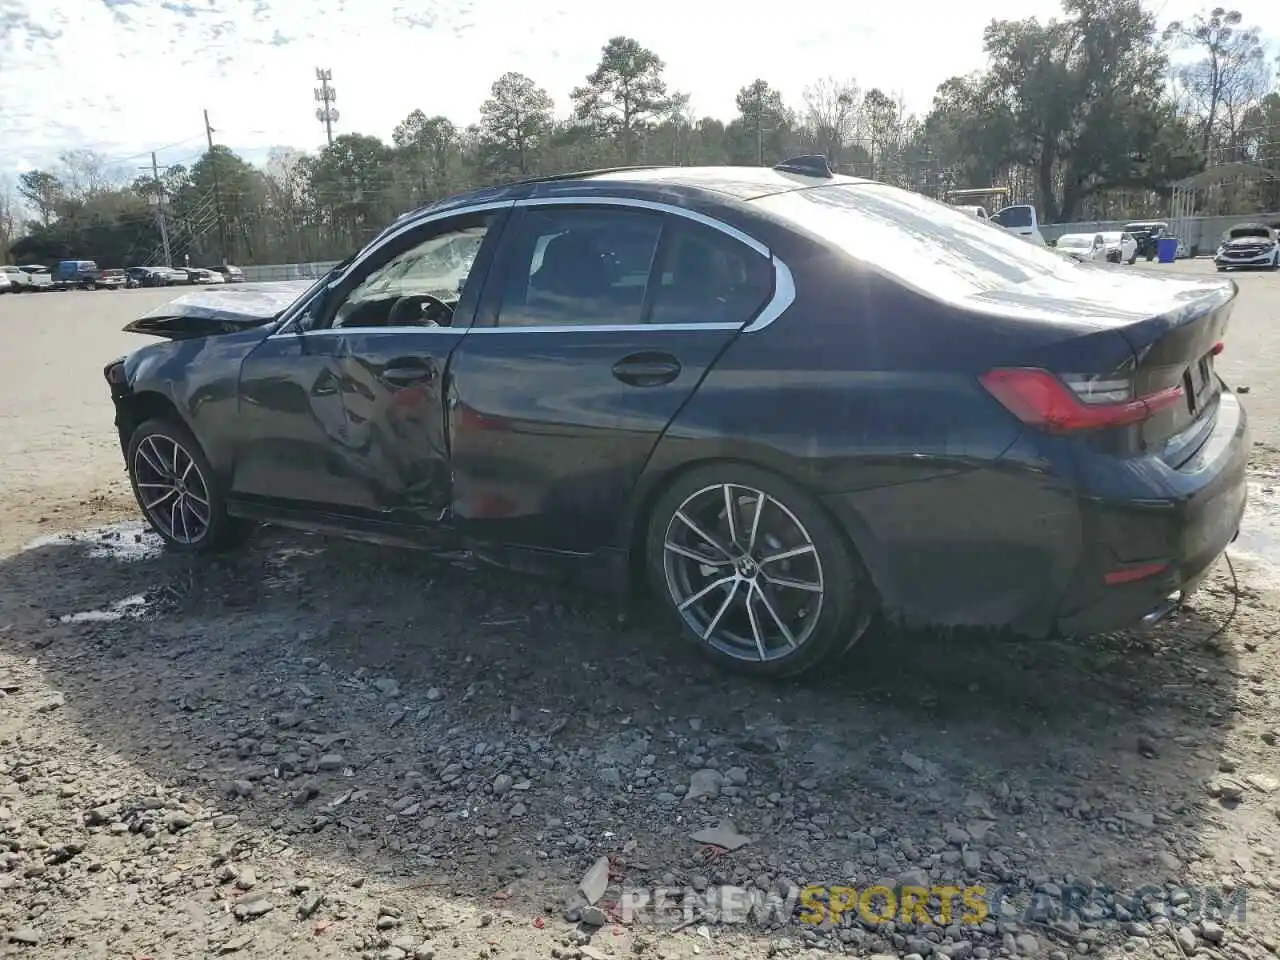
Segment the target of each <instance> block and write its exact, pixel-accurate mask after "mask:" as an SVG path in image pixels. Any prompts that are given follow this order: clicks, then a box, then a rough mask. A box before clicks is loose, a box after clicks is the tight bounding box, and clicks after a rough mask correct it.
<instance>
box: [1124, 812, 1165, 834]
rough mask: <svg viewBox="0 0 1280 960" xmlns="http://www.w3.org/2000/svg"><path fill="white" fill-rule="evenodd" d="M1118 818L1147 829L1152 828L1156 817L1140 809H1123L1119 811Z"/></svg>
mask: <svg viewBox="0 0 1280 960" xmlns="http://www.w3.org/2000/svg"><path fill="white" fill-rule="evenodd" d="M1120 819H1121V820H1124V821H1126V822H1127V823H1132V824H1133V825H1134V826H1136V827H1145V828H1146V829H1148V830H1152V829H1154V828H1155V825H1156V818H1155V817H1154V816H1152V815H1151V814H1149V813H1147V812H1145V811H1142V810H1124V811H1122V812H1121V813H1120Z"/></svg>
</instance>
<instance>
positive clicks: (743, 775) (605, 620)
mask: <svg viewBox="0 0 1280 960" xmlns="http://www.w3.org/2000/svg"><path fill="white" fill-rule="evenodd" d="M1143 269H1148V268H1143ZM1178 269H1202V267H1201V266H1200V265H1198V264H1197V265H1190V266H1184V265H1180V267H1179V268H1178ZM1240 283H1241V288H1242V298H1241V306H1240V309H1239V310H1238V311H1237V321H1236V326H1235V328H1234V330H1233V333H1232V338H1231V341H1230V345H1229V348H1228V351H1227V353H1226V354H1225V355H1224V357H1223V361H1224V362H1223V369H1224V371H1225V373H1226V375H1227V377H1228V379H1229V380H1232V381H1233V382H1247V383H1249V385H1250V386H1251V388H1252V389H1251V393H1252V396H1251V397H1248V398H1246V400H1247V402H1248V403H1249V406H1250V410H1251V412H1252V413H1253V416H1254V422H1255V423H1256V424H1258V428H1257V432H1258V436H1259V438H1260V440H1261V443H1260V445H1259V448H1258V451H1257V457H1256V464H1255V466H1256V470H1255V480H1256V483H1255V496H1254V501H1253V506H1252V507H1251V511H1252V512H1251V520H1250V524H1251V526H1250V531H1249V534H1248V536H1246V537H1245V538H1242V541H1241V546H1240V548H1239V549H1236V550H1233V553H1232V557H1233V561H1234V562H1233V564H1232V567H1231V568H1229V567H1228V566H1227V565H1226V564H1222V565H1221V568H1220V569H1219V570H1218V571H1217V572H1216V574H1215V575H1214V577H1213V578H1212V579H1211V580H1210V582H1209V583H1208V584H1207V585H1206V586H1205V587H1204V588H1203V589H1202V591H1201V592H1200V593H1199V594H1197V595H1196V596H1195V597H1194V598H1193V601H1192V603H1191V605H1190V606H1189V607H1188V608H1187V609H1185V610H1183V611H1182V612H1181V614H1180V615H1179V616H1178V617H1177V618H1176V619H1175V620H1174V621H1172V622H1170V623H1167V624H1165V625H1163V626H1161V627H1160V628H1158V629H1156V630H1154V631H1151V632H1149V633H1146V634H1136V633H1135V634H1117V635H1112V636H1107V637H1101V638H1096V639H1093V640H1090V641H1088V642H1070V643H1068V642H1061V643H1058V642H1055V643H1038V644H1027V643H1010V642H997V641H992V640H989V639H986V638H982V637H975V636H967V635H959V634H956V635H951V636H935V635H930V634H891V635H890V634H886V635H877V636H874V637H869V638H868V639H867V640H866V641H865V642H864V643H862V644H860V645H859V646H858V647H857V648H855V650H854V652H853V653H852V654H851V655H850V657H849V658H848V659H847V660H846V661H845V662H843V663H842V664H840V665H839V667H838V669H835V670H832V671H830V672H828V674H827V675H825V676H823V677H821V678H819V679H816V680H811V681H808V682H805V683H798V684H790V685H783V686H779V685H766V684H756V683H752V682H749V681H745V680H743V679H740V678H730V677H727V676H725V675H723V674H721V673H719V672H718V671H716V670H715V669H713V668H711V667H708V666H707V665H705V664H704V663H703V662H702V661H701V660H700V659H699V658H697V657H696V656H693V655H692V654H691V653H690V652H689V651H688V650H686V649H685V648H684V647H683V646H682V645H681V644H680V643H678V642H677V641H676V640H675V639H673V638H671V637H669V636H667V635H666V634H665V633H664V632H663V631H661V630H659V629H657V628H656V627H655V626H654V625H653V624H652V623H651V622H650V618H649V617H648V615H647V613H646V611H643V610H621V609H619V608H618V607H616V606H613V605H611V604H609V603H607V602H603V601H600V600H598V599H594V598H591V597H587V596H585V595H581V594H578V593H575V592H572V591H569V590H565V589H560V588H556V587H552V586H549V585H547V584H546V583H543V582H541V581H537V580H533V579H530V578H524V577H519V576H515V575H507V574H503V573H499V572H494V571H487V570H471V569H468V568H467V566H466V563H465V560H463V559H457V558H455V559H447V558H432V557H427V556H422V555H419V554H412V553H404V552H396V551H392V550H386V549H379V548H376V547H370V546H366V545H362V544H353V543H346V542H342V541H328V540H324V539H321V538H318V537H309V536H303V535H297V534H293V533H286V532H281V531H272V530H263V531H261V532H260V533H259V534H258V535H257V536H255V538H254V539H253V540H252V541H251V543H250V544H249V546H248V547H247V548H246V549H245V550H243V551H241V552H239V553H237V554H234V555H232V556H228V557H225V558H220V559H218V560H215V561H210V560H192V559H186V558H175V557H172V556H166V555H163V554H161V553H160V552H159V551H158V550H157V548H156V543H155V541H154V538H153V537H151V536H150V535H149V534H147V533H145V532H144V531H143V529H142V527H141V526H139V525H138V524H137V523H132V524H130V523H125V524H123V525H121V524H119V523H115V522H114V521H116V520H118V519H120V518H125V517H129V516H131V515H133V514H134V513H135V512H136V511H135V510H134V508H133V507H132V505H131V504H130V503H129V502H128V500H127V493H126V490H125V487H124V485H123V484H122V482H121V480H122V476H121V473H120V470H121V467H120V462H119V453H118V449H117V448H116V447H115V440H114V437H113V436H112V434H111V427H110V410H109V402H108V400H107V397H106V391H105V386H104V385H102V382H101V374H100V370H101V367H102V364H103V363H104V362H105V361H106V360H108V359H110V358H111V357H112V356H115V355H118V354H119V353H121V352H123V350H125V349H128V348H129V346H131V345H132V344H133V343H139V342H143V341H141V340H138V339H136V338H129V337H127V335H124V334H117V333H116V332H115V331H117V330H118V329H119V327H120V326H121V325H122V324H123V323H124V322H125V321H126V320H128V319H130V318H131V316H132V315H134V314H136V313H137V312H138V311H139V309H146V308H148V307H149V306H151V305H152V304H153V303H154V302H156V301H157V300H159V299H160V298H162V297H163V295H164V291H130V292H120V293H101V292H99V293H84V294H79V293H68V294H51V295H46V296H41V297H29V298H22V297H17V298H3V299H0V374H2V376H0V384H3V387H0V390H2V391H3V396H2V398H0V410H3V411H4V414H3V415H4V416H5V418H6V419H5V426H6V428H7V429H6V430H5V431H4V440H3V441H2V442H3V444H4V445H5V446H4V448H3V449H0V454H3V456H0V471H2V473H0V481H2V483H0V890H2V891H3V895H0V938H3V942H2V943H0V956H8V955H11V954H12V955H15V956H24V957H41V958H43V957H68V956H75V957H111V958H116V957H127V958H131V960H141V958H152V960H162V958H179V957H181V958H190V957H211V956H223V955H239V956H245V957H255V958H256V957H280V956H287V957H300V958H311V957H339V956H341V957H369V958H375V957H376V958H392V960H400V958H407V957H419V958H425V957H433V958H440V960H445V958H477V957H494V958H497V957H502V958H517V957H519V958H530V960H531V958H536V957H548V956H550V957H555V958H560V960H578V958H589V960H600V958H602V957H606V956H612V955H617V956H625V955H628V954H636V955H639V956H651V957H656V958H675V957H686V956H691V955H693V954H705V955H708V956H715V957H742V958H752V960H754V958H757V957H772V956H776V955H782V956H798V955H801V954H806V953H814V954H816V953H828V952H842V953H848V954H853V955H858V956H875V955H888V956H903V957H912V958H913V960H914V958H925V957H930V956H934V957H947V958H952V960H968V958H977V960H982V958H989V957H1014V956H1017V957H1033V956H1034V957H1046V958H1051V960H1065V958H1066V957H1069V956H1071V955H1073V954H1082V955H1084V954H1096V955H1100V956H1103V957H1112V956H1115V957H1119V956H1122V955H1134V956H1162V957H1167V958H1171V960H1180V958H1184V957H1191V956H1193V955H1203V956H1211V957H1224V958H1232V960H1235V958H1239V960H1251V958H1255V960H1256V958H1265V957H1268V956H1272V955H1275V954H1276V952H1277V947H1278V946H1280V944H1278V939H1280V909H1277V896H1278V895H1280V865H1278V864H1277V860H1276V850H1277V847H1278V846H1280V745H1277V737H1278V736H1280V687H1278V685H1277V678H1276V668H1277V655H1276V646H1275V637H1276V633H1277V625H1278V623H1280V620H1278V613H1277V611H1278V610H1280V582H1278V581H1277V578H1276V577H1275V576H1274V575H1273V570H1274V568H1273V567H1272V565H1271V564H1272V562H1277V561H1280V556H1274V555H1273V553H1274V551H1273V545H1274V542H1275V541H1274V540H1273V538H1272V534H1271V532H1270V531H1271V529H1272V521H1273V513H1274V512H1275V511H1273V510H1272V506H1271V504H1272V501H1273V500H1274V497H1275V491H1276V490H1277V488H1278V487H1280V484H1277V480H1278V479H1280V453H1277V452H1276V448H1275V447H1272V446H1270V445H1269V444H1272V443H1275V444H1276V445H1277V447H1280V426H1278V425H1277V420H1276V418H1274V417H1272V416H1271V415H1270V412H1269V406H1268V405H1269V404H1273V403H1274V402H1275V400H1274V397H1271V396H1269V395H1268V393H1267V390H1266V389H1265V388H1266V386H1267V385H1268V384H1270V383H1274V382H1277V379H1276V373H1277V372H1280V371H1277V370H1276V369H1275V368H1276V365H1278V364H1280V351H1277V350H1274V349H1271V347H1270V346H1269V344H1270V340H1269V339H1267V338H1268V337H1273V336H1274V334H1273V331H1272V328H1271V326H1270V323H1269V321H1270V317H1269V316H1268V314H1269V312H1270V307H1269V303H1274V302H1277V301H1276V294H1277V293H1280V278H1273V277H1272V276H1270V275H1262V276H1245V277H1241V278H1240ZM55 351H56V352H55ZM1232 357H1235V358H1237V359H1235V360H1232V361H1229V360H1228V358H1232ZM1232 363H1235V364H1236V366H1235V367H1232V365H1231V364H1232ZM1268 364H1269V365H1270V366H1268ZM41 517H43V518H45V519H44V522H40V520H41ZM108 521H112V523H111V524H110V525H109V526H106V527H105V528H103V529H101V530H98V531H93V530H89V531H85V530H84V529H83V528H85V527H86V526H93V525H95V524H103V523H107V522H108ZM75 530H78V531H80V532H78V533H75V534H73V535H66V534H65V531H75ZM59 534H62V535H59ZM37 535H40V539H39V540H37V541H35V543H34V545H32V543H31V541H32V539H33V538H34V537H36V536H37ZM24 546H25V549H19V548H20V547H24ZM726 820H728V821H730V823H729V824H724V821H726ZM719 825H723V826H724V827H725V828H726V829H731V836H729V837H726V836H724V835H720V836H713V837H711V840H713V841H718V845H712V846H707V844H706V839H707V838H701V840H695V839H693V835H694V834H695V833H698V832H699V831H703V830H706V829H708V828H714V827H717V826H719ZM733 834H739V835H741V838H745V839H747V842H745V843H743V844H742V845H741V846H738V844H739V842H740V839H734V838H732V835H733ZM727 847H736V849H732V850H729V851H727V852H726V850H725V848H727ZM602 858H604V859H603V860H602ZM588 874H590V878H589V879H587V877H588ZM877 884H878V885H882V886H888V887H891V888H894V889H895V890H896V889H898V888H900V887H902V886H904V885H905V886H906V887H925V888H926V890H930V889H932V888H935V887H941V886H949V887H955V888H973V887H979V888H982V892H981V894H978V893H974V892H973V891H972V890H970V896H971V897H973V898H975V899H974V900H972V901H970V902H968V906H969V908H972V906H973V903H974V902H976V897H977V896H979V895H982V896H985V897H987V898H988V900H989V901H990V902H991V908H990V910H989V911H981V910H980V911H973V910H972V909H962V907H961V906H960V905H959V903H960V901H957V906H956V909H955V911H954V912H953V913H951V914H950V915H944V911H943V910H942V908H941V906H940V904H939V903H938V902H937V901H936V900H931V901H929V903H928V905H927V907H926V908H925V909H923V910H921V911H916V910H914V909H908V910H905V912H904V911H902V910H898V911H894V912H893V914H894V915H893V919H891V920H890V919H888V917H887V914H888V912H889V911H887V910H884V909H881V908H882V907H883V904H882V903H881V900H880V898H879V895H878V894H876V895H873V896H872V897H871V898H869V899H868V900H867V901H866V903H865V904H864V906H865V907H866V909H865V910H860V909H850V910H849V911H847V912H845V913H844V914H843V917H842V918H841V919H840V921H839V922H835V923H833V922H832V921H831V917H830V915H829V914H826V915H825V917H824V915H823V914H822V913H821V912H820V911H816V910H812V909H810V908H812V907H813V906H814V904H815V903H821V902H823V901H834V902H835V903H836V904H837V905H839V904H840V903H844V902H847V901H848V899H849V897H850V894H849V892H848V891H847V890H839V889H830V890H827V891H826V892H824V893H822V894H821V895H820V896H818V897H817V898H816V899H815V898H814V896H813V893H812V891H810V892H809V893H806V894H805V895H804V897H803V898H802V899H801V900H800V901H798V902H797V903H796V904H794V913H793V909H792V904H791V903H790V901H789V899H788V898H789V897H791V898H794V897H795V896H796V893H797V891H798V888H803V887H806V886H809V885H820V886H824V887H828V888H837V887H854V888H856V891H857V893H856V894H854V895H853V896H854V897H855V898H856V896H857V895H858V894H861V893H862V892H863V891H864V890H866V889H867V888H868V887H870V886H872V885H877ZM601 885H603V886H604V887H605V889H604V890H603V892H601V890H600V886H601ZM583 887H585V888H586V890H585V891H584V890H583V889H582V888H583ZM658 888H661V889H664V890H667V891H669V893H668V894H667V896H668V901H669V902H670V903H672V904H674V905H675V906H674V907H673V908H671V909H670V910H668V911H666V912H664V913H663V914H662V915H661V916H660V917H659V916H655V911H653V910H648V911H642V912H640V914H639V915H632V913H631V912H630V911H629V910H628V907H629V906H634V905H636V904H637V903H639V902H640V900H639V898H640V893H639V892H640V891H648V892H650V893H651V894H653V893H654V891H655V890H656V889H658ZM901 892H902V894H903V899H904V900H905V899H906V896H907V891H906V890H902V891H901ZM997 892H998V896H997ZM926 896H927V894H926ZM744 897H745V898H747V899H748V900H751V899H754V901H755V904H756V906H755V909H754V910H753V911H751V912H750V914H749V915H747V916H742V915H740V914H741V913H742V911H739V912H738V914H734V913H733V912H732V911H726V910H724V909H723V908H724V907H725V906H726V904H729V905H730V906H734V905H737V906H740V905H741V902H742V900H741V898H744ZM895 901H896V897H895ZM717 905H718V906H719V907H720V908H721V909H720V911H719V912H718V911H717ZM894 905H896V906H900V907H901V906H904V904H902V903H900V902H895V904H894ZM1242 905H1243V914H1244V915H1243V916H1241V907H1242ZM810 914H812V916H810ZM984 914H985V915H984ZM801 915H805V916H807V917H808V918H809V919H813V920H823V921H824V922H822V923H806V922H803V920H802V917H801Z"/></svg>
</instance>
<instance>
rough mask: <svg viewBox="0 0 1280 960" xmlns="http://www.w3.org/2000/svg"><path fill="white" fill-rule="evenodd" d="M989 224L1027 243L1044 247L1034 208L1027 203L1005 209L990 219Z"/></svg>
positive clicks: (1038, 220) (1038, 219)
mask: <svg viewBox="0 0 1280 960" xmlns="http://www.w3.org/2000/svg"><path fill="white" fill-rule="evenodd" d="M991 222H992V223H994V224H995V225H996V226H998V227H1003V228H1004V229H1005V230H1008V231H1009V232H1010V233H1012V234H1014V235H1015V236H1019V237H1022V239H1023V240H1026V241H1028V242H1029V243H1034V244H1036V245H1037V246H1041V247H1043V246H1044V245H1045V243H1044V237H1043V236H1041V235H1040V218H1039V217H1038V216H1036V208H1035V207H1033V206H1031V204H1029V203H1017V204H1014V205H1013V206H1009V207H1005V208H1004V209H1002V210H1001V211H1000V212H999V213H997V214H996V215H995V216H994V217H992V218H991Z"/></svg>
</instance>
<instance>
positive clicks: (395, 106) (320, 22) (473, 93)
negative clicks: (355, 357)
mask: <svg viewBox="0 0 1280 960" xmlns="http://www.w3.org/2000/svg"><path fill="white" fill-rule="evenodd" d="M1162 2H1164V5H1165V9H1164V11H1163V13H1162V16H1163V18H1164V19H1173V18H1177V17H1186V16H1188V15H1189V14H1190V13H1192V12H1194V11H1195V10H1196V9H1198V2H1199V0H1162ZM1233 6H1238V7H1239V8H1240V9H1241V10H1242V12H1243V13H1244V16H1245V19H1246V20H1247V21H1248V22H1250V23H1255V24H1257V25H1259V26H1260V27H1262V29H1263V32H1264V33H1267V34H1270V35H1272V36H1280V8H1277V7H1275V6H1274V5H1273V4H1268V3H1265V2H1263V0H1238V2H1237V3H1235V4H1233ZM816 9H818V8H815V10H816ZM1058 10H1059V7H1058V2H1057V0H986V2H985V3H983V4H979V5H973V4H955V3H950V4H944V3H941V2H939V0H898V2H897V3H895V4H892V5H883V4H880V5H864V4H841V5H834V6H833V5H828V6H827V7H824V8H822V9H821V17H820V18H819V20H817V21H815V20H814V19H813V18H812V17H809V16H804V15H797V14H796V11H795V10H794V8H788V7H787V6H786V5H785V4H782V3H779V2H778V0H735V2H734V3H733V4H728V3H727V2H725V0H644V2H643V3H630V4H609V3H601V2H599V0H553V2H550V3H546V4H517V3H514V2H512V0H0V89H4V90H6V91H21V92H22V93H21V95H19V96H6V97H3V98H0V144H3V145H4V150H3V151H2V152H0V174H4V173H6V172H8V173H12V172H14V171H16V170H18V169H22V168H24V167H30V166H33V165H36V164H43V163H49V162H51V161H52V160H53V159H54V158H56V157H57V155H58V153H59V152H60V151H62V150H66V149H68V148H73V147H85V148H89V149H93V150H96V151H99V152H102V153H104V154H107V155H109V156H112V157H117V158H124V160H123V161H122V162H127V163H137V162H145V161H146V160H149V152H150V151H151V150H152V149H158V152H159V153H160V160H161V162H162V163H163V162H174V161H176V160H177V159H179V158H180V157H183V156H186V155H189V154H191V153H192V151H197V150H199V149H200V144H201V141H202V140H203V136H204V121H203V116H202V110H205V109H207V110H208V111H209V113H210V118H211V120H212V122H213V125H214V127H215V128H216V129H217V130H218V134H217V137H218V139H219V140H221V141H222V142H226V143H228V144H234V145H236V147H237V148H238V149H244V150H249V151H256V152H261V151H265V150H266V149H267V148H268V147H271V146H276V145H281V144H287V145H290V146H293V147H297V148H300V149H306V150H310V149H315V148H316V147H318V146H319V145H320V144H321V143H322V142H323V139H324V130H323V127H322V125H321V124H320V123H319V122H318V121H317V120H316V119H315V106H316V105H315V100H314V97H313V94H312V90H313V88H314V86H315V85H316V83H315V70H316V68H317V67H326V68H329V69H331V70H332V71H333V84H334V87H335V88H336V90H337V91H338V100H337V103H336V106H337V107H338V108H339V110H340V112H341V118H340V120H339V123H338V130H340V131H342V132H349V131H359V132H362V133H370V134H375V135H377V136H381V137H384V138H388V139H389V138H390V135H391V131H392V129H393V128H394V127H395V125H396V124H397V123H398V122H399V121H400V120H402V119H403V118H404V117H405V115H406V114H408V113H409V112H410V111H411V110H413V109H415V108H421V109H422V110H423V111H424V112H425V113H427V114H429V115H431V114H438V113H442V114H445V115H447V116H449V117H450V118H452V119H453V120H454V121H455V122H457V123H458V124H459V125H466V124H468V123H471V122H474V121H475V119H476V118H477V113H478V109H479V105H480V103H481V102H483V100H484V99H485V98H486V96H487V95H488V92H489V86H490V84H492V82H493V80H494V79H495V78H497V77H498V76H499V75H500V74H501V73H503V72H505V71H507V70H518V71H520V72H522V73H526V74H528V75H529V76H530V77H532V78H533V79H534V80H535V81H536V82H538V83H539V84H541V85H542V86H544V87H545V88H546V89H547V90H548V92H550V94H551V95H552V97H553V98H554V99H555V101H556V105H557V108H558V110H559V112H560V113H562V114H563V113H567V112H568V107H569V102H568V94H569V91H570V90H571V89H572V88H573V87H574V86H576V85H578V84H580V83H581V82H582V78H583V77H584V76H585V75H586V74H587V73H589V72H590V71H591V70H592V68H593V67H594V66H595V64H596V63H597V61H598V60H599V56H600V49H601V47H602V46H603V44H604V43H605V41H606V40H608V39H609V38H610V37H613V36H617V35H619V34H626V35H629V36H632V37H634V38H635V39H637V40H638V41H639V42H641V43H642V44H644V45H646V46H648V47H651V48H652V49H654V50H655V51H656V52H657V53H658V54H659V56H661V57H662V58H663V60H664V61H665V62H666V64H667V80H668V82H669V84H670V85H671V86H672V88H674V89H677V90H681V91H687V92H689V93H690V94H691V95H692V96H691V107H692V109H693V110H694V111H695V112H696V113H697V114H699V115H704V114H712V115H716V116H720V117H725V118H727V117H728V116H731V115H732V114H733V112H734V109H735V108H734V95H735V93H736V92H737V90H738V88H739V87H741V86H743V85H745V84H747V83H749V82H750V81H751V80H753V79H755V78H756V77H757V76H759V77H763V78H765V79H766V80H768V81H769V82H770V83H772V84H773V85H774V86H776V87H778V88H779V89H780V90H781V91H782V92H783V94H784V96H785V97H786V98H787V100H788V101H789V102H791V103H793V104H798V103H799V101H800V96H801V92H802V90H803V88H804V86H805V85H806V84H807V83H809V82H811V81H813V80H814V79H816V78H818V77H824V76H835V77H854V78H856V79H857V81H858V82H859V84H860V85H861V86H862V87H863V88H864V89H865V88H867V87H870V86H879V87H881V88H883V89H887V90H889V91H891V92H893V93H899V92H900V93H901V94H902V96H903V97H904V98H905V99H906V102H907V104H908V106H909V107H910V108H912V109H915V110H919V111H923V110H927V109H928V106H929V103H930V100H931V98H932V94H933V90H934V88H935V87H936V86H937V84H938V83H939V82H940V81H942V80H944V79H946V78H947V77H949V76H953V75H955V74H958V73H966V72H968V71H970V70H972V69H975V68H977V67H979V66H981V65H982V63H983V60H984V58H983V53H982V29H983V27H984V26H985V24H986V23H987V21H988V20H990V19H991V18H993V17H994V18H1017V17H1024V16H1032V15H1038V16H1042V17H1043V16H1047V15H1048V16H1052V15H1056V14H1057V13H1058ZM175 144H176V146H173V147H172V148H170V145H175ZM139 155H141V156H142V157H143V160H142V161H138V160H137V157H138V156H139ZM130 158H132V159H130Z"/></svg>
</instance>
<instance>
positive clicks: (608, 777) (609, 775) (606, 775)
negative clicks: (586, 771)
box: [596, 767, 622, 790]
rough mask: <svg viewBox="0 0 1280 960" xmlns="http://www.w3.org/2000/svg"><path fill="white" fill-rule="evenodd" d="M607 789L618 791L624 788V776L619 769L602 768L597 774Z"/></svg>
mask: <svg viewBox="0 0 1280 960" xmlns="http://www.w3.org/2000/svg"><path fill="white" fill-rule="evenodd" d="M596 775H597V776H598V777H599V778H600V782H601V783H603V784H604V785H605V786H606V787H609V788H611V789H613V790H617V789H619V788H620V787H621V786H622V774H620V773H619V772H618V769H617V767H601V768H600V770H599V771H598V772H597V774H596Z"/></svg>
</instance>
